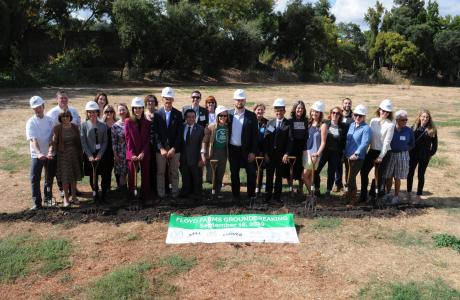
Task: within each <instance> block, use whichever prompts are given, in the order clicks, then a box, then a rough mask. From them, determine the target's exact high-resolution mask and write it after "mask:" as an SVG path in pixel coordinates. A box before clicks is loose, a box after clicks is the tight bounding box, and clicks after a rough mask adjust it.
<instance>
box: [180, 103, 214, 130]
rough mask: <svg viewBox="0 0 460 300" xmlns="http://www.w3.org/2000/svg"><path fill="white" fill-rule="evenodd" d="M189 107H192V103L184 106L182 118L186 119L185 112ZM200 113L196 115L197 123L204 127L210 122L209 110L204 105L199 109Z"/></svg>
mask: <svg viewBox="0 0 460 300" xmlns="http://www.w3.org/2000/svg"><path fill="white" fill-rule="evenodd" d="M188 109H192V106H191V105H186V106H184V107H183V108H182V118H183V119H184V120H185V112H186V111H187V110H188ZM198 111H199V112H198V115H196V124H200V125H201V126H203V127H206V126H208V124H209V113H208V110H207V109H206V108H204V107H202V106H200V108H199V109H198Z"/></svg>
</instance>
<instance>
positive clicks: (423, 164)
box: [407, 157, 430, 196]
mask: <svg viewBox="0 0 460 300" xmlns="http://www.w3.org/2000/svg"><path fill="white" fill-rule="evenodd" d="M429 162H430V160H429V159H425V160H419V159H417V158H416V157H411V158H410V161H409V174H408V175H407V191H408V192H409V193H410V192H412V184H413V182H414V173H415V168H416V167H417V165H418V170H417V177H418V185H417V195H419V196H421V195H422V193H423V186H424V185H425V172H426V168H427V167H428V163H429Z"/></svg>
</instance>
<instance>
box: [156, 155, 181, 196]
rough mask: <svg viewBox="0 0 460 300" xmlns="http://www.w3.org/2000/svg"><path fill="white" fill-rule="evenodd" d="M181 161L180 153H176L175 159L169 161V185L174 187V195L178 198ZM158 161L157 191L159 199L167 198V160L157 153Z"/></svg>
mask: <svg viewBox="0 0 460 300" xmlns="http://www.w3.org/2000/svg"><path fill="white" fill-rule="evenodd" d="M179 159H180V153H176V154H175V155H174V156H173V158H171V159H170V160H169V170H168V171H169V173H168V176H169V183H170V184H171V186H172V195H173V196H174V197H176V196H177V195H179ZM156 160H157V191H158V197H160V198H163V197H164V196H165V172H166V158H164V157H163V156H161V154H160V153H156Z"/></svg>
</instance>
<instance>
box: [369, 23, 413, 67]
mask: <svg viewBox="0 0 460 300" xmlns="http://www.w3.org/2000/svg"><path fill="white" fill-rule="evenodd" d="M369 56H370V58H371V59H378V61H379V62H380V66H381V67H384V66H389V67H391V68H397V69H400V70H407V71H414V70H417V68H418V67H419V62H420V60H421V59H422V58H421V56H420V53H419V51H418V49H417V47H416V46H415V45H414V44H413V43H412V42H409V41H407V40H405V39H404V37H403V36H402V35H400V34H398V33H396V32H380V33H379V34H378V35H377V38H376V41H375V45H374V47H373V48H372V49H370V51H369Z"/></svg>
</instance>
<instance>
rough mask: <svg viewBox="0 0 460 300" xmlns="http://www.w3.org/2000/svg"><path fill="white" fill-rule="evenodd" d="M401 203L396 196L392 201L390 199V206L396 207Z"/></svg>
mask: <svg viewBox="0 0 460 300" xmlns="http://www.w3.org/2000/svg"><path fill="white" fill-rule="evenodd" d="M400 203H401V200H400V199H399V197H398V196H394V197H393V198H392V199H391V204H392V205H398V204H400Z"/></svg>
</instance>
